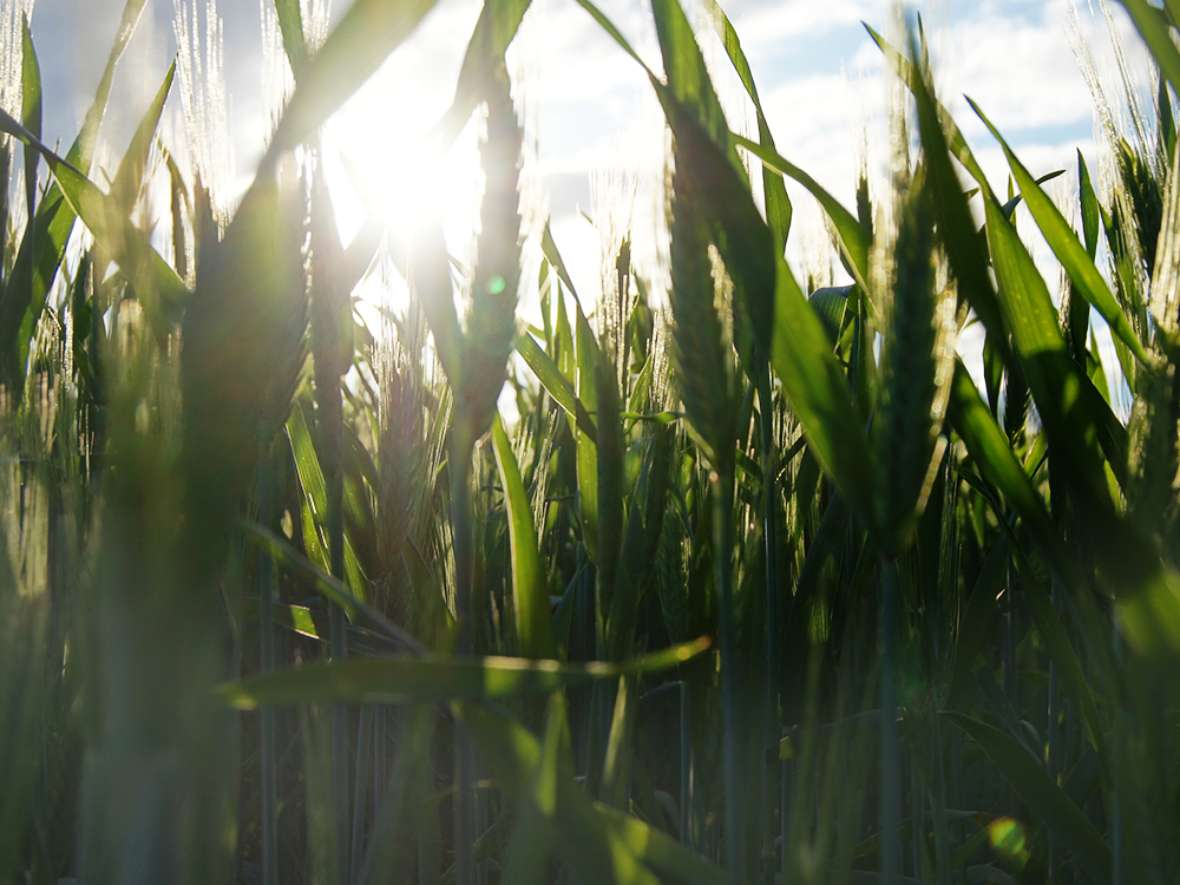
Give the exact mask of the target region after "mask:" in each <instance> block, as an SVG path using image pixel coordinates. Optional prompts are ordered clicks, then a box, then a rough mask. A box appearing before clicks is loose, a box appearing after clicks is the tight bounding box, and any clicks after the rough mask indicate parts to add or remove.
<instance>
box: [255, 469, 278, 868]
mask: <svg viewBox="0 0 1180 885" xmlns="http://www.w3.org/2000/svg"><path fill="white" fill-rule="evenodd" d="M274 498H275V490H274V476H273V473H272V465H271V464H269V463H267V461H266V460H264V461H263V463H262V466H261V467H260V468H259V473H258V510H259V520H260V521H261V522H262V524H263V525H269V524H270V520H271V518H272V511H273V510H274ZM276 577H277V576H276V574H275V568H274V562H273V560H272V559H271V557H270V556H269V555H268V554H266V553H260V554H259V556H258V591H259V599H258V669H259V671H261V672H262V673H269V672H270V671H271V670H273V669H274V665H275V649H274V604H275V601H276V597H277V595H278V593H277V591H278V587H277V581H276ZM260 717H261V718H260V721H259V724H258V725H259V765H260V767H261V772H262V774H261V777H260V778H259V789H260V791H261V794H262V795H261V809H260V811H261V817H262V827H261V831H262V832H261V839H262V845H261V852H260V853H261V855H262V858H261V859H262V885H278V881H279V877H278V867H277V864H278V855H277V844H276V840H275V829H274V828H275V809H276V807H277V804H278V802H277V798H278V797H277V792H276V779H275V767H274V766H275V709H274V707H271V706H269V705H264V706H263V707H262V710H261V712H260Z"/></svg>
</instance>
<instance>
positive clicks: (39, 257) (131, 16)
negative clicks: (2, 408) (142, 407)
mask: <svg viewBox="0 0 1180 885" xmlns="http://www.w3.org/2000/svg"><path fill="white" fill-rule="evenodd" d="M146 4H147V0H127V3H126V4H125V5H124V7H123V14H122V17H121V18H120V20H119V26H118V30H117V32H116V34H115V42H114V43H113V45H112V46H111V50H110V53H109V54H108V55H107V60H106V65H105V66H104V68H103V72H102V76H101V78H100V79H99V83H98V88H97V89H96V90H95V95H94V99H93V101H92V102H91V103H90V107H89V108H88V109H87V111H86V116H85V117H84V118H83V121H82V127H81V129H79V131H78V135H77V137H76V138H75V139H74V142H73V144H72V145H71V146H70V150H69V152H68V153H67V154H66V157H65V161H66V163H67V164H68V165H69V166H71V167H73V168H74V169H75V170H76V171H78V172H79V173H81V175H83V176H86V175H89V174H90V164H91V160H92V159H93V157H94V148H95V145H96V144H97V142H98V132H99V129H100V127H101V126H102V121H103V117H104V116H105V115H106V109H107V104H108V102H109V101H110V96H111V87H112V86H113V84H114V79H115V69H116V67H117V66H118V63H119V60H120V59H121V58H122V57H123V53H124V52H125V51H126V49H127V45H128V43H130V42H131V36H132V34H134V33H135V29H136V27H137V25H138V24H139V20H140V18H141V17H142V15H143V10H144V8H145V6H146ZM18 137H20V136H18ZM22 140H24V139H23V138H22ZM38 140H39V139H38ZM25 143H26V144H29V142H27V141H25ZM39 152H40V153H41V155H42V156H43V157H44V156H45V152H44V150H40V149H39ZM76 219H77V213H76V208H75V207H74V206H73V205H72V203H71V201H69V200H66V199H65V198H64V197H63V195H62V192H61V187H60V182H57V181H55V182H54V184H53V185H52V186H51V187H50V188H49V189H48V191H47V192H46V193H45V196H44V197H43V198H42V200H41V203H40V205H39V206H38V207H37V213H36V215H35V216H33V217H32V218H31V219H30V221H29V223H28V224H27V226H26V227H25V233H24V237H23V238H22V240H21V244H20V248H19V250H18V252H17V257H16V261H15V262H14V264H13V268H12V273H11V275H10V276H9V278H8V280H7V282H6V285H5V288H4V293H3V298H0V383H7V384H8V385H9V387H10V388H11V389H12V390H13V392H14V393H15V395H16V396H18V397H19V396H20V393H21V391H22V389H23V387H22V385H21V383H20V379H21V378H23V374H24V365H25V362H26V361H27V359H28V355H29V343H30V341H31V340H32V336H33V332H34V330H35V328H36V326H37V322H38V320H39V319H40V316H41V311H42V309H43V307H44V305H45V298H46V296H47V295H48V293H49V290H50V288H51V287H52V286H53V282H54V280H55V278H56V277H57V272H58V268H59V267H60V265H61V262H62V260H63V258H64V255H65V248H66V243H67V242H69V239H70V235H71V234H72V233H73V230H74V222H75V220H76Z"/></svg>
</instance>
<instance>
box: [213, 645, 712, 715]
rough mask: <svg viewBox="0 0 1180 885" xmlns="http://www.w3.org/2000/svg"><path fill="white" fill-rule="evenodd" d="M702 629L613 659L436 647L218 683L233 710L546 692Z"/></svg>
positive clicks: (664, 662)
mask: <svg viewBox="0 0 1180 885" xmlns="http://www.w3.org/2000/svg"><path fill="white" fill-rule="evenodd" d="M709 644H710V643H709V639H708V637H701V638H700V639H695V640H693V641H691V642H685V643H681V644H680V645H674V646H671V647H670V648H666V649H662V650H660V651H657V652H651V653H649V654H645V655H640V656H639V657H635V658H632V659H630V660H627V661H622V662H619V663H608V662H604V661H590V662H586V663H579V664H565V663H561V662H560V661H555V660H534V659H529V658H510V657H483V658H479V657H466V658H455V657H450V656H442V655H407V656H398V657H367V658H349V659H346V660H340V661H324V662H317V663H313V664H305V665H304V666H302V667H298V668H296V669H293V670H286V671H281V672H274V673H266V674H261V675H258V676H253V677H250V678H248V679H244V680H242V681H240V682H235V683H229V684H227V685H223V686H221V687H220V688H219V689H218V691H219V693H220V694H221V696H222V697H223V698H224V700H225V701H226V703H228V704H230V705H231V706H233V707H236V708H237V709H239V710H250V709H254V708H255V707H257V706H259V705H261V704H280V705H302V704H320V703H332V702H347V703H358V704H401V703H426V702H435V701H446V700H496V699H501V698H507V697H513V696H516V695H521V694H549V693H551V692H554V691H558V690H560V689H562V688H565V687H566V686H568V685H584V684H587V683H590V682H593V681H595V680H600V679H617V678H619V677H620V676H626V675H638V674H643V673H657V672H659V671H661V670H667V669H670V668H672V667H676V666H679V665H680V664H683V663H685V662H686V661H690V660H692V659H693V658H695V657H696V656H697V655H699V654H702V653H703V652H705V651H706V650H707V649H708V648H709Z"/></svg>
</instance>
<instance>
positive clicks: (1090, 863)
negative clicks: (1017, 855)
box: [944, 712, 1111, 882]
mask: <svg viewBox="0 0 1180 885" xmlns="http://www.w3.org/2000/svg"><path fill="white" fill-rule="evenodd" d="M944 715H945V716H947V718H949V719H950V720H951V721H952V722H954V723H955V725H957V726H958V727H959V728H961V729H962V730H963V731H964V732H966V734H967V735H968V736H969V737H970V738H971V739H972V740H974V741H975V742H976V743H977V744H979V746H980V747H981V748H982V749H983V751H984V752H985V753H986V754H987V755H988V757H989V758H990V759H991V760H992V762H994V763H995V765H996V767H997V768H999V769H1000V771H1001V772H1002V773H1003V775H1004V776H1005V777H1006V778H1007V779H1008V781H1009V783H1011V784H1012V787H1013V788H1014V789H1015V790H1016V791H1017V792H1018V793H1019V794H1020V796H1021V798H1022V799H1024V801H1025V803H1026V804H1027V805H1028V806H1029V808H1031V809H1032V810H1033V812H1034V813H1035V814H1036V815H1037V816H1038V817H1039V818H1041V819H1042V820H1043V821H1044V822H1045V823H1046V824H1047V825H1048V826H1049V827H1051V828H1052V829H1054V830H1055V831H1057V832H1059V833H1060V834H1061V835H1062V837H1064V840H1065V842H1066V844H1067V845H1068V846H1069V848H1070V849H1071V850H1072V851H1073V852H1074V853H1075V854H1076V855H1077V856H1078V858H1079V860H1081V862H1082V863H1081V864H1080V866H1079V869H1080V870H1082V871H1083V873H1084V874H1085V875H1086V876H1087V877H1088V878H1090V879H1091V880H1093V881H1095V882H1106V881H1109V879H1110V870H1111V857H1110V848H1109V846H1107V845H1106V843H1105V842H1103V841H1102V836H1101V835H1099V833H1098V831H1097V830H1096V829H1095V828H1094V825H1093V824H1092V823H1090V821H1089V819H1088V818H1087V817H1086V815H1085V813H1084V812H1083V811H1082V810H1081V809H1080V808H1078V807H1077V805H1075V804H1074V803H1073V801H1072V800H1071V799H1070V798H1069V797H1068V796H1067V795H1066V794H1065V792H1064V791H1063V790H1062V789H1061V788H1060V787H1058V786H1057V784H1055V783H1054V782H1053V779H1052V778H1051V777H1050V776H1049V774H1048V772H1047V771H1046V770H1045V768H1044V766H1042V765H1041V763H1040V762H1039V761H1038V760H1037V759H1035V758H1034V757H1033V756H1032V755H1031V754H1030V753H1029V752H1028V751H1027V750H1025V749H1024V747H1023V746H1021V744H1020V743H1019V742H1018V741H1016V740H1014V739H1013V738H1012V737H1010V736H1009V735H1007V734H1005V733H1004V732H1002V731H1000V730H999V729H998V728H996V727H995V726H992V725H988V724H987V723H985V722H981V721H979V720H978V719H973V718H971V717H970V716H965V715H963V714H962V713H950V712H948V713H945V714H944Z"/></svg>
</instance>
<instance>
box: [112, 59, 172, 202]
mask: <svg viewBox="0 0 1180 885" xmlns="http://www.w3.org/2000/svg"><path fill="white" fill-rule="evenodd" d="M175 75H176V62H173V63H172V64H171V65H169V66H168V72H167V73H166V74H165V75H164V82H162V83H161V84H160V88H159V89H157V90H156V95H155V97H154V98H153V99H152V102H151V104H150V105H148V109H147V111H146V112H145V113H144V115H143V119H141V120H140V122H139V126H138V127H136V130H135V134H134V135H133V136H132V137H131V143H130V144H129V145H128V147H127V152H126V153H125V154H123V159H122V160H120V161H119V168H118V170H116V172H115V179H114V181H113V182H112V183H111V196H112V197H113V198H114V199H116V200H118V201H119V203H120V204H121V205H122V206H123V211H124V212H125V213H127V214H128V215H130V214H131V212H132V211H133V210H134V208H135V202H136V200H137V199H139V191H140V188H141V187H142V186H143V177H144V174H145V173H146V171H147V164H148V155H149V154H150V153H151V149H152V142H153V141H154V140H155V138H156V131H157V130H158V129H159V128H160V117H161V115H162V114H163V113H164V102H166V101H167V100H168V94H169V93H170V92H171V91H172V80H173V78H174V77H175Z"/></svg>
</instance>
